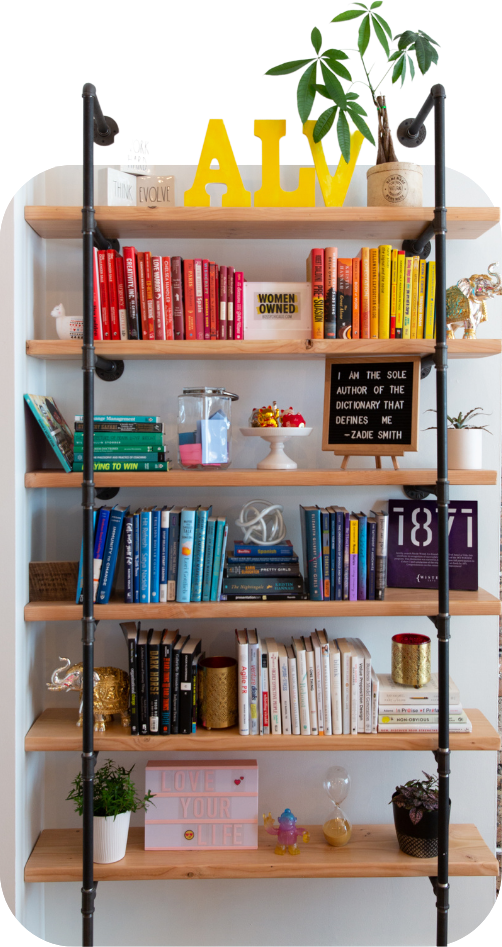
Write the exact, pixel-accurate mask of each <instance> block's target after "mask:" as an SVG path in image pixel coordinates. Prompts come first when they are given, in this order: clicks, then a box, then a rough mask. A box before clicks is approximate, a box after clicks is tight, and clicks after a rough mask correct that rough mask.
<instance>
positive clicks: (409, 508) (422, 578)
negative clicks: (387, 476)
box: [387, 500, 478, 591]
mask: <svg viewBox="0 0 502 947" xmlns="http://www.w3.org/2000/svg"><path fill="white" fill-rule="evenodd" d="M448 520H449V561H450V589H453V590H454V591H475V590H476V589H477V588H478V504H477V501H476V500H457V501H455V502H451V503H450V505H449V509H448ZM387 585H388V586H389V587H391V588H397V589H437V588H438V526H437V502H436V501H434V500H421V501H419V500H389V540H388V560H387Z"/></svg>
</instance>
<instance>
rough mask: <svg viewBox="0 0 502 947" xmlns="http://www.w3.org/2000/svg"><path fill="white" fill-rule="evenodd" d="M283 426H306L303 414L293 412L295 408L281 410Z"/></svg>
mask: <svg viewBox="0 0 502 947" xmlns="http://www.w3.org/2000/svg"><path fill="white" fill-rule="evenodd" d="M280 421H281V427H305V418H304V417H303V414H293V408H291V407H290V408H288V410H287V411H281V418H280Z"/></svg>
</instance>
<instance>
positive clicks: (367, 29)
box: [357, 13, 371, 56]
mask: <svg viewBox="0 0 502 947" xmlns="http://www.w3.org/2000/svg"><path fill="white" fill-rule="evenodd" d="M370 36H371V26H370V15H369V13H368V14H367V15H366V16H365V17H364V20H363V21H362V23H361V26H360V27H359V34H358V37H357V45H358V48H359V52H360V54H361V56H364V54H365V52H366V50H367V48H368V43H369V41H370Z"/></svg>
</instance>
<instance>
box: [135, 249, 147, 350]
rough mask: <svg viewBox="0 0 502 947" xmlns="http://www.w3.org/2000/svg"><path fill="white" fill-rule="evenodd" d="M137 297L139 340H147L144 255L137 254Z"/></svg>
mask: <svg viewBox="0 0 502 947" xmlns="http://www.w3.org/2000/svg"><path fill="white" fill-rule="evenodd" d="M138 295H139V311H140V316H141V338H142V339H148V338H149V332H148V314H147V306H146V280H145V254H144V253H138Z"/></svg>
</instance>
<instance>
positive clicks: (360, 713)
mask: <svg viewBox="0 0 502 947" xmlns="http://www.w3.org/2000/svg"><path fill="white" fill-rule="evenodd" d="M347 641H348V642H349V644H350V646H351V648H352V667H353V672H352V687H353V688H354V687H355V691H354V690H353V691H352V694H353V696H354V699H355V702H356V707H355V708H354V707H352V727H354V713H355V715H356V727H357V729H356V731H355V732H356V733H364V655H363V652H362V650H361V648H360V647H359V643H358V640H357V638H347ZM354 675H355V676H354ZM352 732H354V730H352Z"/></svg>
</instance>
